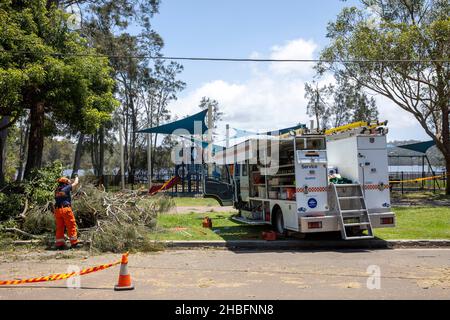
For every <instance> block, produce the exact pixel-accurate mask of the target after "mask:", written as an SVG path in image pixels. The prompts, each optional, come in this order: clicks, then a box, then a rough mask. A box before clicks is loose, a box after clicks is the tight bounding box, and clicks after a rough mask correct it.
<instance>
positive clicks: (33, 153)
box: [24, 102, 45, 179]
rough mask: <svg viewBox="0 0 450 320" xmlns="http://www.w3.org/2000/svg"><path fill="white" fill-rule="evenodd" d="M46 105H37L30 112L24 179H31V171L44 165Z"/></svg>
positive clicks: (40, 103)
mask: <svg viewBox="0 0 450 320" xmlns="http://www.w3.org/2000/svg"><path fill="white" fill-rule="evenodd" d="M44 116H45V110H44V104H43V103H42V102H39V103H36V105H34V106H33V107H32V108H31V110H30V134H29V138H28V157H27V165H26V166H25V174H24V178H25V179H28V178H30V174H31V171H32V170H33V169H35V168H38V169H39V168H40V167H41V165H42V150H43V149H44Z"/></svg>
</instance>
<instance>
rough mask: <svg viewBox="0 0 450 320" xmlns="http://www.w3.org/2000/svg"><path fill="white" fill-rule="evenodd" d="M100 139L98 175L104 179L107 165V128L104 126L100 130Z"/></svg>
mask: <svg viewBox="0 0 450 320" xmlns="http://www.w3.org/2000/svg"><path fill="white" fill-rule="evenodd" d="M99 140H100V141H99V145H100V146H99V155H98V157H99V159H98V175H99V177H100V178H102V179H103V174H104V167H105V128H104V127H103V126H102V127H100V130H99Z"/></svg>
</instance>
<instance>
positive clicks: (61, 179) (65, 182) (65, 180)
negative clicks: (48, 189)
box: [58, 177, 70, 184]
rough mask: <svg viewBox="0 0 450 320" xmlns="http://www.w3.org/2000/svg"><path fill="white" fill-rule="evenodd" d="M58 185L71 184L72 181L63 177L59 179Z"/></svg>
mask: <svg viewBox="0 0 450 320" xmlns="http://www.w3.org/2000/svg"><path fill="white" fill-rule="evenodd" d="M58 183H63V184H69V183H70V180H69V179H67V178H66V177H61V178H59V179H58Z"/></svg>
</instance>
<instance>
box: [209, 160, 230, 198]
mask: <svg viewBox="0 0 450 320" xmlns="http://www.w3.org/2000/svg"><path fill="white" fill-rule="evenodd" d="M230 169H231V168H230ZM233 169H234V168H233ZM231 170H232V169H231ZM233 171H234V170H233ZM204 173H205V174H204V177H205V178H204V179H203V194H204V197H205V198H213V199H216V200H217V201H218V202H219V203H220V205H221V206H232V205H233V192H234V187H233V178H232V174H230V170H229V168H228V166H227V165H220V166H219V165H215V164H214V165H213V170H212V175H211V176H209V175H208V170H207V167H206V166H205V170H204Z"/></svg>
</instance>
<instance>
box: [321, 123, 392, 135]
mask: <svg viewBox="0 0 450 320" xmlns="http://www.w3.org/2000/svg"><path fill="white" fill-rule="evenodd" d="M385 125H387V121H384V122H378V121H377V122H367V121H358V122H353V123H350V124H346V125H343V126H340V127H336V128H332V129H328V130H326V131H325V135H332V134H335V133H340V132H343V131H348V130H353V129H358V128H364V129H368V130H370V129H375V128H377V127H379V126H385Z"/></svg>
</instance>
